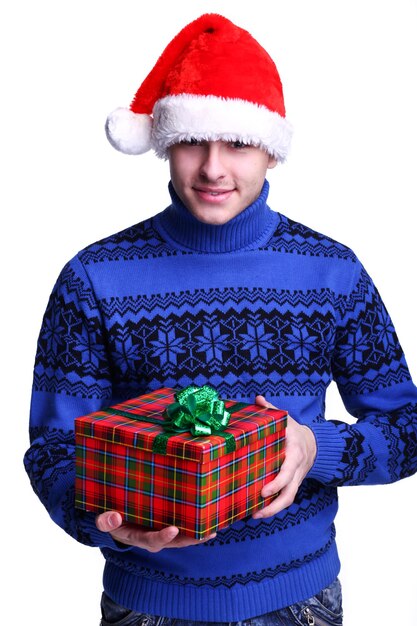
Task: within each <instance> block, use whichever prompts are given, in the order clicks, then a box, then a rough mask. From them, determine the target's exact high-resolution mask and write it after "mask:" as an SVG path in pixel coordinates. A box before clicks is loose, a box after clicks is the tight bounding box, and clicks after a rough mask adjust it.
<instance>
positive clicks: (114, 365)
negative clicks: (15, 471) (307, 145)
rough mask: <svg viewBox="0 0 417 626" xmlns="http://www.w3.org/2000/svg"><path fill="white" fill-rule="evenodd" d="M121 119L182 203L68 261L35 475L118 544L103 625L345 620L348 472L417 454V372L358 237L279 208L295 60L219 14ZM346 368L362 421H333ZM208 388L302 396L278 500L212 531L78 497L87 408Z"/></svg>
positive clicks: (88, 538) (274, 398) (295, 405)
mask: <svg viewBox="0 0 417 626" xmlns="http://www.w3.org/2000/svg"><path fill="white" fill-rule="evenodd" d="M107 133H108V137H109V140H110V141H111V143H112V144H113V145H114V146H115V147H116V148H118V149H119V150H121V151H123V152H126V153H128V154H140V153H142V152H145V151H146V150H148V149H149V148H150V147H153V148H154V150H155V152H156V154H157V155H158V156H160V157H164V158H168V160H169V165H170V174H171V182H170V186H169V189H170V193H171V197H172V204H171V205H170V206H169V207H168V208H167V209H165V210H164V211H162V212H161V213H159V214H158V215H156V216H155V217H153V218H151V219H149V220H146V221H145V222H142V223H140V224H137V225H135V226H133V227H131V228H128V229H126V230H125V231H122V232H121V233H118V234H116V235H114V236H112V237H109V238H106V239H105V240H103V241H100V242H97V243H95V244H93V245H91V246H89V247H87V248H86V249H84V250H82V251H81V252H80V253H79V254H78V255H77V256H76V257H74V259H72V260H71V261H70V262H69V263H68V264H67V266H66V267H65V268H64V270H63V272H62V273H61V275H60V277H59V279H58V282H57V284H56V286H55V289H54V291H53V293H52V296H51V299H50V303H49V305H48V308H47V311H46V313H45V318H44V322H43V326H42V329H41V334H40V338H39V343H38V353H37V359H36V365H35V380H34V389H33V400H32V415H31V447H30V449H29V450H28V452H27V454H26V458H25V461H26V467H27V470H28V472H29V474H30V477H31V480H32V484H33V486H34V489H35V490H36V492H37V493H38V495H39V497H40V498H41V500H42V501H43V503H44V504H45V506H46V507H47V508H48V510H49V512H50V514H51V516H52V518H53V519H54V520H55V521H56V522H57V523H58V524H59V525H61V526H62V527H63V528H64V529H65V530H66V532H68V533H69V534H71V535H72V536H73V537H74V538H76V539H77V540H78V541H81V542H83V543H85V544H88V545H93V546H98V547H99V548H100V549H101V550H102V552H103V555H104V557H105V560H106V565H105V571H104V590H105V592H104V594H103V599H102V613H103V620H102V624H103V625H104V626H105V625H106V624H119V623H120V624H122V623H123V624H144V623H147V624H148V623H151V624H156V623H158V624H162V623H163V624H165V625H168V624H169V623H170V622H171V621H172V620H174V621H175V623H176V624H177V626H178V624H182V623H184V622H187V623H190V622H191V623H195V622H203V623H207V622H218V623H224V622H227V623H230V622H240V621H246V620H249V621H253V622H255V621H256V623H257V624H285V625H287V624H300V623H301V624H303V623H304V624H315V623H316V624H327V623H328V624H341V623H342V609H341V592H340V585H339V582H338V580H337V575H338V572H339V560H338V556H337V549H336V544H335V531H334V524H333V523H334V517H335V515H336V511H337V487H338V486H341V485H352V484H374V483H385V482H392V481H394V480H399V479H401V478H403V477H405V476H408V475H410V474H412V473H414V472H415V471H416V467H417V461H416V453H415V450H416V407H417V390H416V388H415V386H414V384H413V383H412V381H411V378H410V374H409V371H408V369H407V365H406V362H405V359H404V355H403V352H402V350H401V347H400V345H399V343H398V340H397V337H396V334H395V331H394V328H393V326H392V323H391V320H390V318H389V316H388V314H387V312H386V310H385V308H384V305H383V303H382V302H381V299H380V297H379V294H378V292H377V290H376V288H375V287H374V285H373V283H372V281H371V279H370V278H369V276H368V275H367V273H366V271H365V270H364V268H363V267H362V265H361V264H360V262H359V261H358V259H357V258H356V257H355V255H354V254H353V253H352V251H351V250H350V249H348V248H346V247H345V246H343V245H342V244H339V243H337V242H335V241H333V240H331V239H329V238H328V237H325V236H324V235H321V234H319V233H316V232H314V231H312V230H310V229H309V228H307V227H305V226H302V225H300V224H297V223H294V222H292V221H291V220H289V219H288V218H286V217H284V216H283V215H280V214H277V213H275V212H274V211H272V210H271V209H270V208H269V207H268V205H267V196H268V182H267V181H266V180H265V176H266V173H267V171H268V169H270V168H273V167H274V166H275V165H276V163H277V162H278V161H283V160H285V158H286V155H287V152H288V147H289V143H290V137H291V128H290V126H289V124H288V122H287V120H286V117H285V107H284V100H283V94H282V86H281V81H280V78H279V75H278V72H277V69H276V67H275V65H274V63H273V61H272V60H271V58H270V57H269V55H268V54H267V53H266V52H265V50H263V48H262V47H261V46H260V45H259V44H258V43H257V42H256V41H255V40H254V39H253V38H252V37H251V36H250V35H249V33H247V32H246V31H243V30H242V29H240V28H239V27H237V26H235V25H234V24H232V23H231V22H229V21H228V20H226V19H225V18H223V17H221V16H217V15H204V16H202V17H201V18H199V19H198V20H196V21H194V22H192V23H191V24H189V25H188V26H186V27H185V28H184V29H183V30H182V31H181V32H180V33H179V34H178V35H177V36H176V37H175V38H174V39H173V40H172V42H170V44H169V45H168V46H167V48H166V49H165V51H164V53H163V54H162V56H161V57H160V58H159V59H158V61H157V63H156V65H155V67H154V69H153V70H152V71H151V73H150V74H149V76H148V77H147V78H146V79H145V81H144V82H143V83H142V85H141V87H140V88H139V90H138V92H137V94H136V96H135V99H134V101H133V103H132V105H131V107H130V109H129V110H124V109H118V110H117V111H116V112H114V113H113V114H112V115H111V116H110V117H109V120H108V124H107ZM332 379H334V380H335V381H336V382H337V384H338V387H339V390H340V393H341V396H342V398H343V400H344V402H345V405H346V407H347V409H348V410H349V411H350V412H351V413H352V414H353V415H354V416H355V417H356V418H357V423H356V424H354V425H348V424H345V423H340V422H336V421H332V420H326V419H325V417H324V408H325V394H326V388H327V387H328V385H329V383H330V381H331V380H332ZM189 384H196V385H203V384H209V385H211V386H213V387H215V388H216V389H217V390H218V392H219V394H220V395H221V397H225V398H234V399H238V400H241V401H247V402H253V401H254V400H256V402H257V403H258V404H261V405H264V406H269V405H275V406H278V407H279V408H283V409H286V410H287V411H288V412H289V415H290V418H289V423H288V431H287V447H286V459H285V461H284V464H283V465H282V469H281V471H280V473H279V474H278V476H277V477H276V478H275V479H274V480H273V481H272V482H270V483H269V484H266V485H265V486H264V487H263V490H262V495H263V496H267V495H271V494H276V498H275V499H274V500H273V502H272V503H271V504H270V505H269V506H267V507H265V508H264V509H263V510H262V511H260V512H258V513H257V514H255V515H254V516H253V517H252V518H250V519H246V520H243V521H240V522H237V523H235V524H233V525H232V526H230V527H229V528H227V529H225V530H222V531H219V532H218V534H217V535H216V536H213V537H211V538H210V539H209V540H208V541H206V542H197V541H194V540H190V539H187V538H185V537H182V536H180V535H179V534H178V529H177V528H174V527H169V528H165V529H163V530H161V531H149V530H143V529H141V528H138V527H135V526H133V525H128V524H124V523H123V520H122V519H121V516H120V514H119V513H117V512H116V511H108V512H105V513H103V514H101V515H98V516H95V515H92V514H89V513H84V512H81V511H79V510H75V508H74V433H73V421H74V418H75V417H77V416H78V415H83V414H86V413H89V412H92V411H95V410H98V409H99V408H101V407H103V406H108V405H109V404H114V403H116V402H119V401H121V400H124V399H127V398H129V397H134V396H138V395H140V394H141V393H144V392H146V391H149V390H151V389H157V388H159V387H162V386H165V385H166V386H169V387H176V388H181V387H185V386H187V385H189ZM265 397H267V398H268V401H267V400H266V399H265ZM171 548H177V549H171Z"/></svg>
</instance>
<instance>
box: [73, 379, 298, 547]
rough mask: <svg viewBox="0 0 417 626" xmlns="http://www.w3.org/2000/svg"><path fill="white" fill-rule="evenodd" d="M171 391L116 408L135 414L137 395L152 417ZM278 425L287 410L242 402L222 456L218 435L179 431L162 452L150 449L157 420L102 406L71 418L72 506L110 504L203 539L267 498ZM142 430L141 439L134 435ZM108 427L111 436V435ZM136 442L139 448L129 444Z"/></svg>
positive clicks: (140, 520)
mask: <svg viewBox="0 0 417 626" xmlns="http://www.w3.org/2000/svg"><path fill="white" fill-rule="evenodd" d="M173 393H174V391H173V390H172V389H171V390H170V389H168V388H164V389H162V390H158V391H157V392H153V393H151V394H147V395H146V396H142V397H141V398H137V399H135V400H133V401H129V402H128V403H123V404H120V405H117V407H119V408H120V409H121V410H123V411H125V410H128V411H131V410H135V411H137V412H138V413H139V414H140V406H141V401H142V399H143V411H144V413H146V415H148V416H150V415H152V416H153V415H155V413H156V412H157V411H158V412H159V414H160V411H161V402H162V404H164V403H165V405H166V403H168V404H169V403H170V402H171V401H172V398H173ZM153 400H155V403H154V402H153ZM122 407H123V408H122ZM156 407H158V408H157V411H156V410H155V408H156ZM113 408H115V407H113ZM265 414H266V415H265ZM96 417H97V422H95V418H96ZM235 421H236V428H235V424H234V422H235ZM107 422H109V424H107ZM104 425H106V426H107V428H106V429H103V428H102V427H103V426H104ZM285 426H286V412H284V411H278V410H266V411H265V410H263V409H261V408H260V407H256V406H254V405H247V406H246V407H244V409H242V410H241V411H239V412H237V413H236V414H234V415H233V416H232V418H231V424H230V429H229V428H228V429H227V430H228V431H229V430H230V432H232V430H233V429H234V430H235V431H236V433H237V434H236V439H237V441H239V445H238V446H237V450H236V451H235V452H233V453H229V454H224V453H223V454H222V450H224V448H225V443H224V439H223V440H222V441H220V439H221V438H220V437H217V436H215V437H210V438H206V437H201V438H198V437H197V438H196V437H192V436H189V435H188V434H181V435H175V437H173V438H172V440H170V442H171V441H172V442H173V445H172V446H171V449H170V453H169V454H167V455H161V454H154V453H153V452H152V451H151V445H152V437H155V436H156V435H157V434H158V433H159V432H160V431H161V428H160V427H159V426H157V425H154V424H152V425H149V424H146V423H145V422H137V421H136V420H129V419H128V418H126V417H123V418H122V419H120V418H117V416H114V415H110V416H107V415H105V410H104V411H98V412H97V413H95V414H92V415H90V416H86V417H83V418H78V419H77V420H76V444H77V446H76V506H77V507H79V508H82V509H85V510H89V511H95V512H102V511H105V510H110V509H114V510H117V511H119V512H120V513H121V514H122V515H123V518H124V519H125V520H126V521H129V522H133V523H136V524H140V525H143V526H146V527H152V528H155V529H160V528H163V527H164V526H168V525H171V524H173V525H175V526H178V528H179V529H180V532H182V533H183V534H185V535H188V536H191V537H195V538H197V539H202V538H203V537H205V536H207V535H209V534H210V533H212V532H213V531H215V530H219V529H221V528H225V527H226V526H229V525H230V524H232V523H233V522H235V521H237V520H238V519H242V518H244V517H247V516H248V515H250V514H251V513H252V512H254V511H255V510H256V509H257V508H260V507H261V506H264V505H265V504H267V503H268V502H269V501H270V500H271V499H272V498H273V496H272V497H271V498H268V499H264V498H261V496H260V491H261V488H262V485H263V484H264V483H265V482H268V480H272V478H273V477H274V476H275V474H276V473H277V471H278V469H279V467H280V465H281V463H282V461H283V458H284V443H285ZM100 427H101V428H100ZM142 428H143V430H144V431H145V433H146V434H145V436H144V437H140V436H139V432H138V429H142ZM112 429H115V432H116V433H117V436H114V435H113V436H111V430H112ZM271 429H272V432H271ZM259 433H261V434H262V435H263V436H262V437H259ZM97 434H99V435H100V436H99V437H97V436H96V435H97ZM104 435H105V436H104ZM179 438H182V439H184V441H183V442H182V443H181V445H179V443H178V442H176V441H173V440H176V439H179ZM199 440H201V441H199ZM138 442H139V443H142V444H143V445H142V447H141V446H135V443H138ZM149 446H150V447H149ZM189 447H190V448H193V449H194V448H195V449H198V448H199V447H201V449H202V450H203V453H201V454H196V453H195V452H193V453H192V454H190V455H187V454H184V450H187V448H189ZM175 450H178V451H180V453H181V454H180V455H175ZM188 456H193V457H194V458H192V459H190V458H188ZM196 459H200V460H196Z"/></svg>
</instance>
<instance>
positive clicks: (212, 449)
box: [75, 387, 287, 463]
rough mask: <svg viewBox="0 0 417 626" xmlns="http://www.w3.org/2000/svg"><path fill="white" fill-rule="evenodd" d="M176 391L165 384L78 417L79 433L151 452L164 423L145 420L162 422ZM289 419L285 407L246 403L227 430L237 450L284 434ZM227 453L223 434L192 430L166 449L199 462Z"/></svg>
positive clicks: (172, 438) (173, 437)
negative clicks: (201, 432)
mask: <svg viewBox="0 0 417 626" xmlns="http://www.w3.org/2000/svg"><path fill="white" fill-rule="evenodd" d="M176 391H177V390H176V389H171V388H169V387H164V388H162V389H158V390H157V391H153V392H151V393H148V394H145V395H142V396H139V397H138V398H133V399H132V400H129V401H128V402H123V403H121V404H116V405H113V406H112V407H109V409H102V410H100V411H97V412H95V413H91V414H90V415H86V416H84V417H79V418H77V419H76V420H75V432H76V436H77V435H78V436H80V435H81V436H84V437H94V439H99V440H102V441H108V442H112V443H118V444H122V445H124V446H128V447H135V448H139V449H142V450H148V451H150V452H152V446H153V442H154V439H155V438H156V437H157V435H159V434H160V433H163V432H164V430H163V427H162V425H161V426H159V425H158V424H156V423H152V422H147V421H146V420H147V419H148V418H150V419H152V420H158V421H161V424H162V423H163V422H164V419H163V412H164V410H165V409H166V407H167V406H168V405H169V404H172V403H173V402H175V397H174V394H175V393H176ZM225 403H226V408H230V407H233V405H235V404H236V402H234V401H232V400H226V401H225ZM130 416H131V417H130ZM286 422H287V412H286V411H282V410H280V409H264V408H263V407H260V406H257V405H255V404H247V405H244V407H243V408H240V410H238V411H236V412H235V413H233V414H232V415H231V417H230V421H229V424H228V426H227V428H226V429H225V431H224V432H227V433H231V434H232V435H233V437H234V439H235V442H236V450H239V449H240V448H242V447H243V446H246V445H249V444H250V443H253V442H254V441H257V440H259V439H263V438H264V437H267V436H269V435H273V434H274V433H279V436H280V437H283V436H284V432H283V431H284V430H285V427H286ZM226 453H227V448H226V441H225V438H224V437H223V436H221V435H220V434H216V435H210V436H198V437H196V436H193V435H192V434H191V433H180V434H175V435H171V436H170V437H169V439H168V443H167V450H166V454H167V455H172V456H176V457H179V458H182V459H187V460H192V461H197V462H200V463H204V462H208V461H212V460H214V459H216V458H218V457H219V456H222V455H223V454H226Z"/></svg>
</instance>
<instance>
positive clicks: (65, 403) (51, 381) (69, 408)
mask: <svg viewBox="0 0 417 626" xmlns="http://www.w3.org/2000/svg"><path fill="white" fill-rule="evenodd" d="M111 394H112V388H111V382H110V375H109V368H108V361H107V356H106V346H105V342H104V338H103V333H102V324H101V317H100V312H99V309H98V306H97V302H96V299H95V297H94V292H93V289H92V287H91V284H90V281H89V279H88V276H87V274H86V272H85V270H84V268H83V266H82V264H81V263H80V261H79V260H78V258H77V257H75V258H74V259H73V260H72V261H70V262H69V263H68V264H67V265H66V266H65V268H64V269H63V271H62V272H61V274H60V276H59V278H58V281H57V283H56V285H55V287H54V289H53V292H52V294H51V297H50V299H49V303H48V306H47V309H46V312H45V315H44V318H43V322H42V327H41V331H40V335H39V339H38V345H37V353H36V359H35V367H34V380H33V388H32V399H31V414H30V425H29V434H30V447H29V449H28V450H27V452H26V454H25V457H24V464H25V468H26V471H27V473H28V475H29V478H30V481H31V484H32V487H33V489H34V491H35V493H36V494H37V496H38V497H39V499H40V500H41V502H42V503H43V505H44V506H45V507H46V509H47V510H48V512H49V514H50V516H51V518H52V519H53V520H54V522H56V523H57V524H58V525H59V526H61V527H62V528H63V529H64V530H65V531H66V532H67V533H68V534H70V535H71V536H72V537H74V538H75V539H76V540H77V541H80V542H81V543H84V544H86V545H90V546H99V547H111V548H113V549H118V547H117V545H116V544H115V542H114V541H113V539H112V537H111V535H109V534H108V533H103V532H100V531H99V530H98V529H97V528H96V525H95V515H94V514H93V513H86V512H84V511H80V510H78V509H76V508H75V506H74V502H75V497H74V496H75V490H74V483H75V436H74V419H75V418H76V417H78V416H80V415H85V414H87V413H90V412H92V411H96V410H98V409H100V408H101V407H103V406H105V405H108V404H109V403H110V402H111Z"/></svg>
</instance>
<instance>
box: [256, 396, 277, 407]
mask: <svg viewBox="0 0 417 626" xmlns="http://www.w3.org/2000/svg"><path fill="white" fill-rule="evenodd" d="M255 404H257V405H258V406H261V407H263V408H264V409H276V407H275V406H274V405H273V404H271V403H270V402H267V400H265V398H264V396H261V395H258V396H256V398H255Z"/></svg>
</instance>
